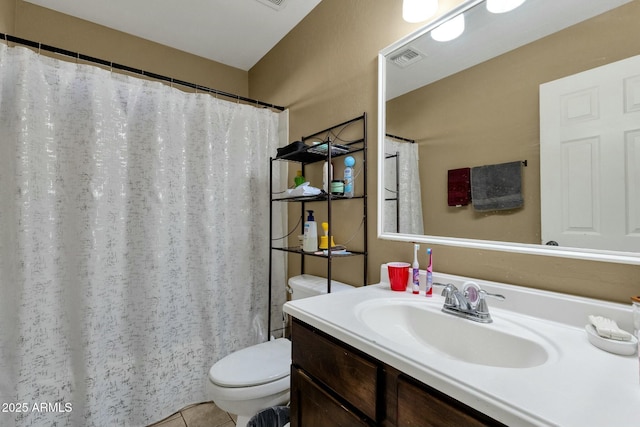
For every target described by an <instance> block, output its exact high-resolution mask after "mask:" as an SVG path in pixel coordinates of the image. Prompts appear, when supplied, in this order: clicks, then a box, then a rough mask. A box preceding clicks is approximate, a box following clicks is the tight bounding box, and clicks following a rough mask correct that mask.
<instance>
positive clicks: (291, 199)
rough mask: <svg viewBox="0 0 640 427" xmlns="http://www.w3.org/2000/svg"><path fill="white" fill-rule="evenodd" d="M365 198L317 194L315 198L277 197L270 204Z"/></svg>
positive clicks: (362, 197)
mask: <svg viewBox="0 0 640 427" xmlns="http://www.w3.org/2000/svg"><path fill="white" fill-rule="evenodd" d="M364 198H365V196H363V195H362V196H353V197H346V196H336V195H334V194H331V195H329V194H326V193H325V194H318V195H317V196H298V197H279V198H277V199H271V201H272V202H305V203H308V202H326V201H327V200H328V199H331V200H332V201H335V200H354V199H364Z"/></svg>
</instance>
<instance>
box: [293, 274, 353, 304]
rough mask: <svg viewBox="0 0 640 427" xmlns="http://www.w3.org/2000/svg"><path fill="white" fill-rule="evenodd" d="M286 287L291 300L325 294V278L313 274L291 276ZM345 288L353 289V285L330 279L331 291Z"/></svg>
mask: <svg viewBox="0 0 640 427" xmlns="http://www.w3.org/2000/svg"><path fill="white" fill-rule="evenodd" d="M288 289H289V292H291V299H292V300H295V299H302V298H307V297H313V296H316V295H321V294H326V293H327V278H326V277H318V276H313V275H311V274H301V275H299V276H293V277H291V278H290V279H289V287H288ZM347 289H353V286H351V285H347V284H346V283H342V282H338V281H337V280H332V281H331V293H333V292H340V291H345V290H347Z"/></svg>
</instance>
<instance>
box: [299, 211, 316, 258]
mask: <svg viewBox="0 0 640 427" xmlns="http://www.w3.org/2000/svg"><path fill="white" fill-rule="evenodd" d="M307 212H309V216H308V217H307V220H306V221H305V223H304V237H303V238H302V250H303V251H305V252H315V251H317V250H318V224H316V221H315V218H314V217H313V211H311V210H309V211H307Z"/></svg>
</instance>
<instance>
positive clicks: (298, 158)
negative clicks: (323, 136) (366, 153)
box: [274, 139, 364, 164]
mask: <svg viewBox="0 0 640 427" xmlns="http://www.w3.org/2000/svg"><path fill="white" fill-rule="evenodd" d="M327 144H329V143H328V142H321V143H319V144H315V145H309V146H307V147H306V148H304V149H302V150H298V151H294V152H292V153H287V154H283V155H282V156H276V157H275V159H274V160H286V161H290V162H298V163H304V164H308V163H315V162H320V161H325V160H327V159H328V157H329V156H328V155H327V154H326V151H327V148H325V149H324V150H322V147H326V146H327ZM358 144H364V139H359V140H357V141H352V142H348V143H346V144H345V143H342V144H337V143H331V147H332V148H331V158H336V157H342V156H347V155H349V154H352V153H357V152H359V151H363V150H364V147H358ZM319 151H325V153H321V152H319Z"/></svg>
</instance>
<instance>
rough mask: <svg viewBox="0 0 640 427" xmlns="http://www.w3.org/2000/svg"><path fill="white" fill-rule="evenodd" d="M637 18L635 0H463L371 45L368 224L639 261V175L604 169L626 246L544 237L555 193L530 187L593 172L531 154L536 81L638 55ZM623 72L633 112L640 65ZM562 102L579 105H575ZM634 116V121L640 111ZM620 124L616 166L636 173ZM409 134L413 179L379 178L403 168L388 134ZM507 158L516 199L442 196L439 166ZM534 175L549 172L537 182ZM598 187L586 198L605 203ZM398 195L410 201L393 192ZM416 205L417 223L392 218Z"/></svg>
mask: <svg viewBox="0 0 640 427" xmlns="http://www.w3.org/2000/svg"><path fill="white" fill-rule="evenodd" d="M460 14H464V17H465V29H464V32H463V33H462V35H461V36H460V37H458V38H456V39H454V40H451V41H448V42H436V41H435V40H433V39H432V37H431V34H430V32H431V30H432V29H434V28H437V27H438V26H439V25H440V24H442V23H444V22H447V21H448V20H449V19H451V18H453V17H455V16H457V15H460ZM639 18H640V2H638V1H636V0H633V1H630V0H602V1H598V2H584V1H582V0H563V1H562V2H558V1H556V0H527V1H525V2H524V4H522V5H521V6H520V7H518V8H517V9H515V10H513V11H510V12H507V13H500V14H494V13H490V12H488V11H487V8H486V6H485V1H483V0H470V1H466V2H463V3H462V4H461V5H460V6H458V7H457V8H455V9H454V10H452V11H450V12H449V13H447V14H446V15H444V16H442V17H441V18H439V19H438V20H436V21H434V22H431V23H429V24H427V25H426V26H425V27H423V28H421V29H420V30H418V31H416V32H415V33H413V34H410V35H409V36H407V37H405V38H403V39H402V40H399V41H398V42H396V43H394V44H393V45H391V46H389V47H388V48H386V49H384V50H382V51H381V52H380V55H379V58H378V60H379V81H378V111H379V117H378V141H379V143H378V168H379V171H380V173H379V174H378V236H379V237H380V238H382V239H391V240H399V241H411V242H424V243H431V244H443V245H454V246H462V247H472V248H481V249H491V250H501V251H511V252H519V253H529V254H540V255H550V256H561V257H571V258H578V259H590V260H599V261H608V262H620V263H631V264H640V213H639V212H640V189H638V188H640V185H635V186H634V185H627V184H625V183H624V182H622V183H619V184H618V183H616V182H615V181H614V183H615V184H616V186H619V187H620V188H622V193H621V194H622V196H621V198H625V200H626V202H624V203H627V205H629V206H630V207H628V208H621V209H617V211H623V210H624V211H625V212H624V213H625V214H626V217H625V216H624V215H623V216H621V217H619V218H618V220H616V221H613V222H616V223H617V222H622V223H624V226H625V227H626V228H625V232H626V234H627V235H629V236H631V239H632V240H631V243H629V244H627V245H626V246H624V247H622V248H616V247H607V246H602V245H600V246H598V245H595V246H590V245H588V244H585V245H583V244H582V243H575V242H573V241H571V242H570V243H566V242H565V238H564V236H560V237H558V239H554V238H548V237H546V235H545V231H543V228H544V229H545V230H549V229H550V228H549V226H548V225H546V224H548V222H549V220H548V215H547V219H545V225H544V226H543V220H542V212H543V210H544V211H549V210H550V208H551V207H553V206H554V205H561V204H562V203H554V202H553V200H551V199H549V196H548V195H547V193H548V192H549V191H548V190H541V189H545V188H548V187H549V186H551V187H561V186H560V185H559V184H557V185H556V183H558V182H559V181H554V180H553V178H548V177H551V176H552V175H553V174H559V175H558V176H560V177H562V176H565V175H566V174H568V173H576V172H577V173H576V175H575V176H576V177H583V179H588V180H596V179H598V178H599V177H598V176H592V175H589V174H588V173H585V172H584V170H582V169H580V168H576V166H575V165H573V163H571V162H572V160H571V159H569V161H567V162H565V163H567V164H565V165H562V164H559V165H554V166H553V167H550V166H549V165H550V163H549V161H548V160H541V155H543V154H544V156H546V154H545V150H547V149H543V150H542V154H541V130H540V129H541V118H544V117H546V114H547V113H546V112H545V111H542V110H541V107H540V105H541V95H540V94H541V90H542V89H541V85H542V87H546V86H547V83H548V82H555V81H559V80H560V79H564V78H568V77H569V76H575V75H578V74H582V73H583V72H585V71H587V70H593V69H597V68H599V67H602V66H605V65H608V64H611V63H617V62H618V61H622V60H625V59H627V58H631V57H634V56H637V55H640V46H638V44H637V43H635V42H632V41H634V40H638V39H640V26H638V25H637V22H638V19H639ZM636 75H638V76H640V72H638V73H636ZM625 82H628V85H627V86H629V87H628V89H629V94H630V95H628V96H627V101H628V102H627V104H629V102H631V103H632V104H633V105H631V107H632V109H633V108H636V107H638V111H639V112H637V113H634V114H640V77H638V78H634V77H633V76H631V77H627V78H626V80H625ZM625 84H626V83H625ZM634 96H635V97H636V98H637V105H636V104H634V102H635V101H634V100H633V99H631V101H629V98H633V97H634ZM601 98H603V99H604V98H606V96H601ZM569 105H570V108H572V110H571V111H573V112H575V113H576V114H577V115H578V116H580V117H581V114H582V113H583V111H582V109H584V108H585V107H584V105H583V104H576V106H574V107H571V106H573V104H569ZM635 117H636V120H635V122H636V123H640V116H635ZM545 126H546V124H545ZM637 128H638V129H640V126H637ZM542 135H546V131H544V132H542ZM625 135H628V136H629V140H628V141H626V148H625V149H626V152H625V151H624V149H623V152H624V153H626V158H624V157H623V163H624V164H623V165H622V167H619V168H617V169H625V170H626V171H627V177H629V176H631V179H635V181H632V182H638V180H639V179H640V178H638V177H640V170H639V169H640V131H638V130H633V131H627V132H626V133H625ZM405 140H406V141H405ZM411 140H412V141H414V143H413V144H412V145H414V146H417V150H415V151H416V153H417V157H418V159H419V160H418V161H417V162H415V163H416V164H418V171H410V173H409V174H408V175H411V176H419V180H418V182H417V183H416V182H409V184H407V182H405V181H403V179H402V178H396V179H398V180H400V181H397V182H394V181H390V178H389V177H390V176H398V174H396V173H395V169H394V168H398V169H399V170H400V171H404V170H405V169H406V167H405V166H396V165H398V162H397V161H396V160H394V159H393V157H392V156H393V155H394V154H397V153H398V152H399V151H398V150H397V146H399V145H400V146H401V145H403V144H411V142H408V141H411ZM394 144H395V145H394ZM543 145H544V144H543ZM578 151H579V150H578ZM583 151H584V150H583ZM601 151H602V152H605V151H608V150H605V149H603V150H601ZM583 154H584V153H583ZM407 155H410V154H407ZM400 156H401V157H402V154H401V155H400ZM544 156H543V157H544ZM623 156H624V154H623ZM545 158H546V157H545ZM514 162H522V165H523V166H522V168H521V175H520V176H519V177H518V179H520V180H521V187H520V188H521V196H522V202H523V203H522V206H520V207H517V208H512V209H506V210H488V211H479V210H478V209H476V208H474V206H473V201H472V202H471V203H470V204H468V205H461V206H449V204H448V200H447V197H448V195H449V190H450V185H451V182H450V181H449V180H448V172H449V171H450V170H451V171H454V170H458V169H466V168H470V169H472V170H475V169H473V168H476V167H481V166H491V165H500V164H504V163H514ZM525 162H526V166H524V164H525ZM572 165H573V166H572ZM571 167H573V169H571ZM541 170H542V171H544V173H541ZM633 174H635V175H633ZM477 176H479V174H478V175H477ZM554 176H555V175H554ZM541 177H543V178H544V179H543V180H542V181H545V180H547V181H549V182H550V183H551V184H549V183H547V184H544V183H542V184H541ZM558 179H564V178H558ZM576 179H577V178H576ZM563 182H564V181H563ZM589 182H591V181H589ZM594 182H595V181H594ZM545 185H546V186H545ZM403 186H408V188H416V186H417V187H418V188H420V190H419V193H418V192H416V190H411V194H410V195H408V194H406V193H405V194H403V193H402V191H398V190H397V189H398V188H402V187H403ZM624 188H626V190H624ZM394 190H395V191H396V193H394V192H393V191H394ZM625 191H626V192H625ZM604 192H605V193H607V197H610V199H608V200H607V201H604V200H603V201H599V202H598V201H596V202H597V203H600V204H611V202H612V199H611V197H612V196H611V195H609V194H608V193H611V192H610V191H609V188H607V190H606V191H604ZM571 194H573V195H575V194H577V193H575V192H574V193H571ZM403 197H404V198H405V199H408V200H409V201H408V202H403V201H402V199H403ZM573 198H577V197H573ZM550 200H551V201H550ZM596 202H593V203H594V204H597V203H596ZM616 203H617V201H616ZM620 203H623V202H622V201H620ZM634 204H635V205H634ZM416 205H418V206H420V205H421V206H422V209H421V212H416V211H420V209H419V207H418V206H416ZM633 209H635V210H633ZM579 212H580V213H582V218H577V219H576V221H578V222H580V221H588V220H589V219H590V218H586V219H585V217H586V216H588V215H584V212H586V210H585V209H581V210H580V211H579ZM418 215H421V216H422V223H423V224H422V226H423V227H422V228H423V231H421V230H420V227H408V228H407V227H405V228H403V226H402V224H410V223H411V222H414V223H415V222H416V219H415V218H417V217H418ZM559 216H561V215H556V222H558V221H557V219H558V218H557V217H559ZM564 216H566V213H564V214H562V218H560V220H561V221H559V222H560V223H562V222H563V221H564V222H566V221H567V219H566V218H565V217H564ZM578 217H580V215H578ZM620 218H622V220H620ZM591 219H593V218H591ZM596 219H599V218H596ZM569 220H573V219H572V218H569ZM398 223H399V224H400V225H398ZM580 227H581V225H580V224H578V227H576V228H575V230H574V231H573V233H574V234H578V235H580V234H582V235H588V234H590V233H592V232H591V230H589V229H588V227H583V228H584V229H581V228H580ZM549 240H558V241H559V246H550V245H544V244H542V243H546V242H548V241H549ZM549 243H551V242H549Z"/></svg>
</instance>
